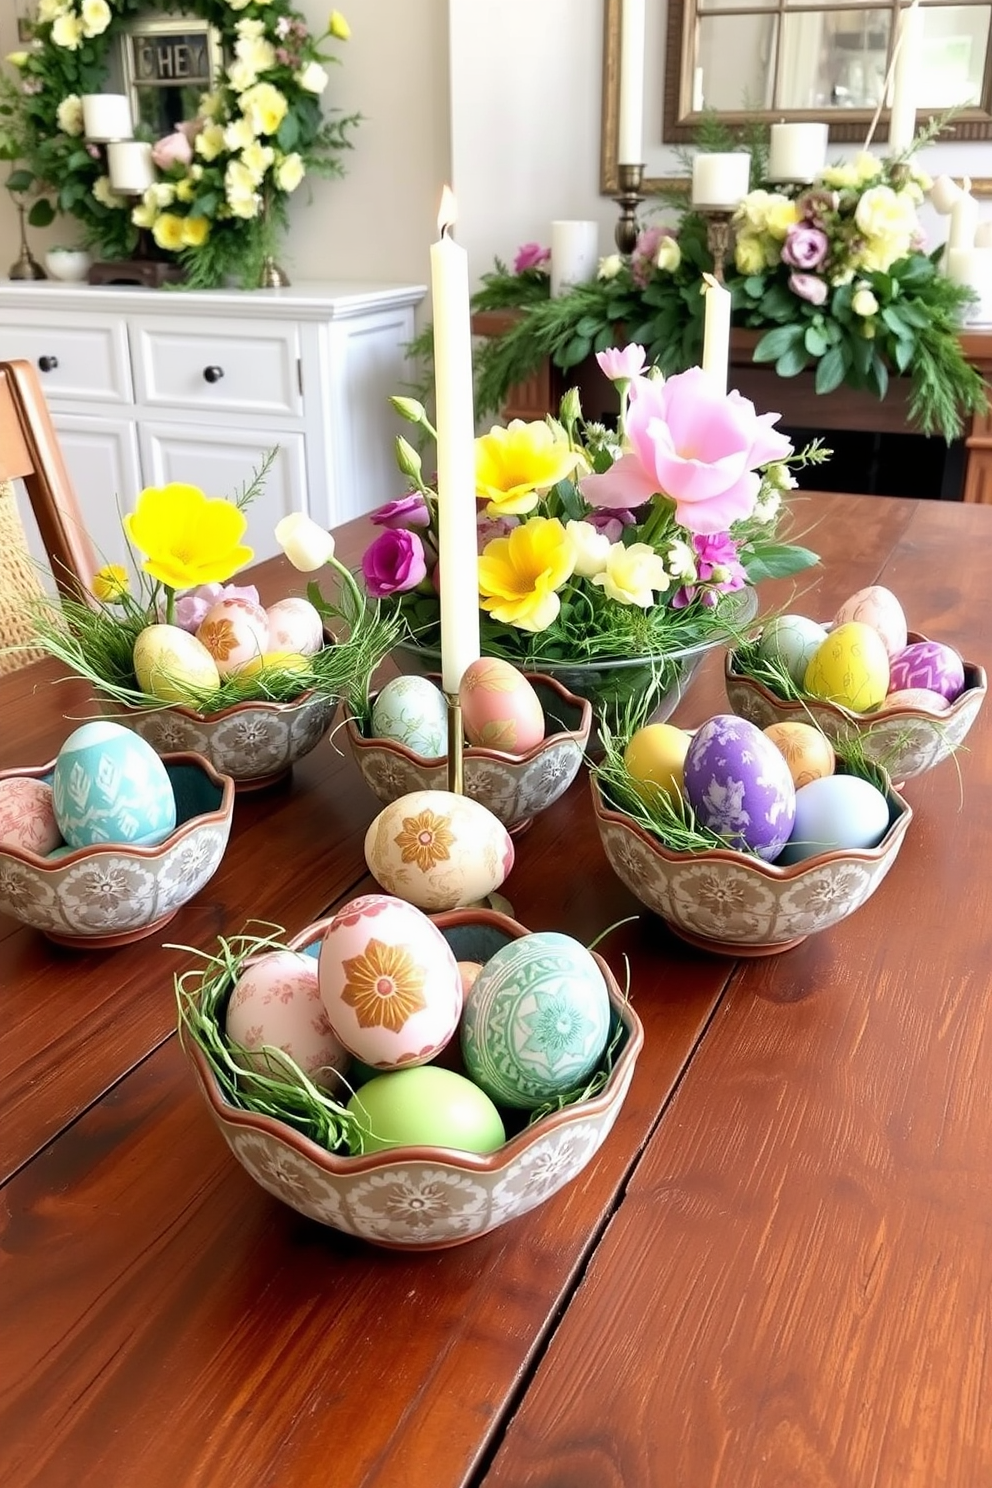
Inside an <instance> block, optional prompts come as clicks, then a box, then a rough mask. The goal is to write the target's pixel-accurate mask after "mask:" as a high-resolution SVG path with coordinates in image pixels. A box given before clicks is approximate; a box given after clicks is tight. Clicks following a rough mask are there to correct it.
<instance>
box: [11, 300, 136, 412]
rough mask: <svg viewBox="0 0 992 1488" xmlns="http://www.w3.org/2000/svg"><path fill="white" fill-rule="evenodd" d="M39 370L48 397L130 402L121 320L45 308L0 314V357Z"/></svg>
mask: <svg viewBox="0 0 992 1488" xmlns="http://www.w3.org/2000/svg"><path fill="white" fill-rule="evenodd" d="M22 357H23V359H24V360H25V361H28V362H30V363H31V364H32V366H33V367H34V368H35V369H36V371H37V372H38V376H39V378H40V379H41V385H42V387H43V388H44V390H45V396H46V397H47V398H49V399H63V400H68V399H77V398H78V399H79V400H80V401H81V402H85V403H130V402H131V401H132V396H131V368H130V361H129V358H128V347H127V328H126V326H125V323H124V321H123V320H108V319H107V318H106V317H104V316H96V315H87V314H78V313H77V314H74V315H73V316H72V324H71V325H67V324H66V317H65V316H64V315H58V314H57V313H55V312H53V311H50V310H4V311H3V312H2V313H0V360H2V361H12V360H14V359H15V358H22Z"/></svg>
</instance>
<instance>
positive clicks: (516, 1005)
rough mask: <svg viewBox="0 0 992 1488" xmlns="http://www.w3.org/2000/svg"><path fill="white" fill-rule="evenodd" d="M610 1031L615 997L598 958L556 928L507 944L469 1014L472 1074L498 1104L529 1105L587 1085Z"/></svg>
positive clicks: (466, 1052) (465, 1047)
mask: <svg viewBox="0 0 992 1488" xmlns="http://www.w3.org/2000/svg"><path fill="white" fill-rule="evenodd" d="M609 1036H610V999H609V994H608V992H607V990H606V982H605V981H604V979H603V974H602V972H601V971H600V969H599V967H598V966H597V965H596V960H595V957H594V956H593V955H592V953H591V952H590V951H587V950H586V948H585V946H584V945H582V944H581V943H580V942H579V941H577V940H573V939H572V938H571V936H569V935H562V934H560V933H559V932H558V931H554V930H541V931H536V932H535V933H534V934H532V935H523V936H521V937H520V939H519V940H513V941H510V942H509V944H508V945H505V946H502V947H501V948H500V949H499V950H498V951H497V952H496V954H495V955H494V956H492V957H491V958H490V959H489V960H488V961H487V962H486V964H485V966H484V967H483V968H482V970H481V971H480V972H479V975H478V977H477V978H476V980H475V983H474V984H473V986H472V989H471V991H470V992H469V994H468V997H467V999H466V1002H465V1008H464V1011H463V1013H462V1024H461V1042H462V1058H463V1060H464V1062H465V1069H466V1072H467V1073H468V1075H469V1077H470V1078H471V1079H472V1080H474V1082H475V1083H476V1085H479V1086H480V1087H481V1088H482V1089H483V1090H484V1091H485V1092H486V1094H487V1095H488V1096H490V1097H491V1098H492V1099H493V1100H494V1101H495V1102H496V1104H497V1105H503V1106H518V1107H523V1108H524V1109H525V1110H533V1109H534V1108H535V1107H537V1106H540V1105H542V1104H543V1103H544V1102H545V1101H547V1100H553V1099H554V1098H555V1097H556V1096H558V1095H561V1094H562V1093H563V1092H565V1091H569V1090H573V1089H575V1088H576V1087H577V1086H581V1085H582V1084H583V1082H584V1081H585V1080H587V1079H588V1077H589V1076H590V1075H591V1074H592V1072H593V1070H595V1069H596V1067H597V1065H598V1064H599V1062H600V1060H601V1059H602V1057H603V1054H604V1052H605V1049H606V1045H607V1043H608V1041H609Z"/></svg>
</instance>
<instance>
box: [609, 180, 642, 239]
mask: <svg viewBox="0 0 992 1488" xmlns="http://www.w3.org/2000/svg"><path fill="white" fill-rule="evenodd" d="M618 170H619V174H620V191H619V194H618V195H617V196H615V197H614V198H613V200H614V201H615V202H616V203H617V206H618V207H619V208H620V217H619V219H618V221H617V225H616V227H615V228H614V229H613V240H614V242H615V243H616V245H617V247H618V248H619V250H620V252H621V253H633V251H634V245H635V244H636V242H637V234H638V233H639V231H640V228H639V227H638V225H637V208H638V207H639V206H640V204H641V202H642V201H643V200H644V192H643V191H642V189H641V188H642V186H643V184H644V166H643V165H621V166H619V167H618Z"/></svg>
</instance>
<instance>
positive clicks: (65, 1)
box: [38, 0, 69, 26]
mask: <svg viewBox="0 0 992 1488" xmlns="http://www.w3.org/2000/svg"><path fill="white" fill-rule="evenodd" d="M68 9H69V0H38V20H39V22H40V23H41V25H43V26H44V25H47V24H48V22H49V21H54V20H56V19H57V18H58V17H59V16H60V15H64V14H65V12H66V11H67V10H68Z"/></svg>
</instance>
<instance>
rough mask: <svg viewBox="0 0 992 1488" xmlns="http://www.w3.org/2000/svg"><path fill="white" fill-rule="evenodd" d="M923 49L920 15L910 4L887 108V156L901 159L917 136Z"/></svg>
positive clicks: (915, 2) (902, 24)
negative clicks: (898, 156)
mask: <svg viewBox="0 0 992 1488" xmlns="http://www.w3.org/2000/svg"><path fill="white" fill-rule="evenodd" d="M922 48H923V12H922V10H921V9H920V0H913V3H912V5H911V6H910V7H909V9H908V10H904V11H902V12H901V14H900V17H899V30H898V32H897V33H896V51H895V61H894V63H893V66H892V102H891V104H890V106H889V154H890V155H903V154H905V152H906V151H907V150H908V149H909V147H910V145H911V144H912V143H913V139H914V138H915V135H916V95H917V90H918V87H919V79H920V59H921V55H922Z"/></svg>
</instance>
